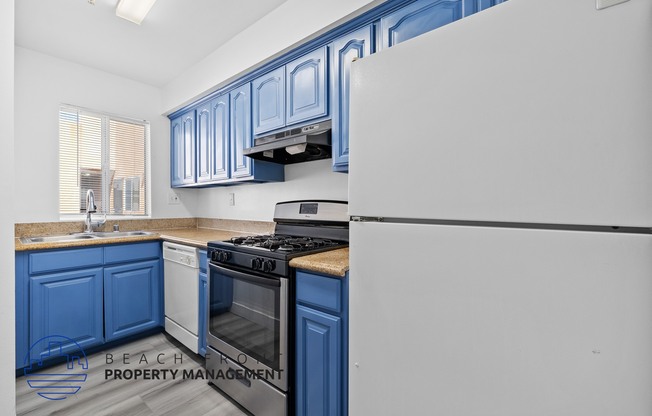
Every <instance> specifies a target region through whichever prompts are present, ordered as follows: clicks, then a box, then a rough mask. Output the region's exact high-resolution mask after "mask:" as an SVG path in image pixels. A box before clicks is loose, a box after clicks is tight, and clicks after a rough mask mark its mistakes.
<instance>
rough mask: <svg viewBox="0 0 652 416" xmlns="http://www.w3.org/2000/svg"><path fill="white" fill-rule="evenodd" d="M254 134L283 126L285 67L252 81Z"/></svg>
mask: <svg viewBox="0 0 652 416" xmlns="http://www.w3.org/2000/svg"><path fill="white" fill-rule="evenodd" d="M252 88H253V111H252V117H253V123H254V134H255V135H258V134H261V133H265V132H268V131H271V130H275V129H278V128H281V127H283V126H285V67H281V68H278V69H276V70H274V71H272V72H270V73H268V74H265V75H263V76H262V77H259V78H256V79H255V80H254V81H253V82H252Z"/></svg>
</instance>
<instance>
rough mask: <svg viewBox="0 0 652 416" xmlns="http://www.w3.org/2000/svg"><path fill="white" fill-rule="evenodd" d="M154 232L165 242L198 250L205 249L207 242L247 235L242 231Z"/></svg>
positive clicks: (186, 229)
mask: <svg viewBox="0 0 652 416" xmlns="http://www.w3.org/2000/svg"><path fill="white" fill-rule="evenodd" d="M156 232H157V233H159V235H160V236H161V237H160V238H161V239H163V240H165V241H170V242H172V243H179V244H187V245H191V246H194V247H199V248H206V247H207V245H208V242H209V241H220V240H228V239H230V238H231V237H237V236H240V235H246V234H247V233H244V232H242V231H229V230H216V229H212V228H185V229H183V228H178V229H170V230H157V231H156Z"/></svg>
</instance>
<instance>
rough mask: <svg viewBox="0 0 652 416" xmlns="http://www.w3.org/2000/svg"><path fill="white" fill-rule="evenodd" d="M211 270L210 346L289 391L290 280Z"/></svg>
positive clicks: (232, 271)
mask: <svg viewBox="0 0 652 416" xmlns="http://www.w3.org/2000/svg"><path fill="white" fill-rule="evenodd" d="M209 267H210V270H209V279H208V293H209V308H208V320H207V322H208V332H207V342H208V345H209V346H211V347H213V349H215V350H217V351H218V352H219V353H221V354H223V355H225V356H227V357H229V358H230V359H231V360H233V361H235V362H236V363H238V364H240V365H241V366H242V367H245V368H246V369H248V370H252V371H253V372H254V373H255V374H256V375H257V376H259V377H260V376H261V375H263V377H262V378H264V379H266V380H267V381H268V382H270V383H272V384H273V385H275V386H276V387H278V388H279V389H281V390H283V391H287V390H288V386H287V383H288V381H287V359H288V281H287V279H285V278H279V277H270V276H263V275H259V274H255V273H254V272H241V271H238V270H233V269H229V268H225V267H222V266H219V265H217V264H214V263H212V262H210V263H209ZM213 359H219V358H218V357H214V358H213ZM257 370H262V371H257Z"/></svg>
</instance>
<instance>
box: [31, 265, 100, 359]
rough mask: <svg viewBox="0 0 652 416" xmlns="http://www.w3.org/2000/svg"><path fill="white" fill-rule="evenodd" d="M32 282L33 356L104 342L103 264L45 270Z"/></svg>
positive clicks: (53, 353)
mask: <svg viewBox="0 0 652 416" xmlns="http://www.w3.org/2000/svg"><path fill="white" fill-rule="evenodd" d="M29 282H30V283H29V292H30V295H29V315H30V320H29V328H30V335H29V344H30V347H31V349H30V359H31V360H47V359H48V357H56V356H58V355H60V354H67V353H70V352H72V351H76V350H78V349H79V347H81V348H88V347H92V346H95V345H100V344H102V343H103V342H104V338H103V335H102V334H103V329H104V326H103V319H102V318H103V317H102V304H103V296H102V268H101V267H98V268H92V269H84V270H77V271H74V272H61V273H54V274H45V275H42V276H37V277H31V278H30V280H29ZM25 364H27V363H26V362H23V365H25Z"/></svg>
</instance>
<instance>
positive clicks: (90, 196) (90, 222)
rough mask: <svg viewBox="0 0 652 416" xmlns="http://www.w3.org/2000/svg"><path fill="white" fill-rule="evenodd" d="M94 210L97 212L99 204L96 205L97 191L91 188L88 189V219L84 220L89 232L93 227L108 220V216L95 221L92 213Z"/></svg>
mask: <svg viewBox="0 0 652 416" xmlns="http://www.w3.org/2000/svg"><path fill="white" fill-rule="evenodd" d="M93 212H97V206H95V193H94V192H93V190H92V189H89V190H88V191H86V220H85V221H84V224H86V231H85V232H87V233H92V232H93V227H99V226H101V225H104V223H105V222H106V217H105V219H104V221H95V222H93V220H92V218H91V214H92V213H93Z"/></svg>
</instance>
